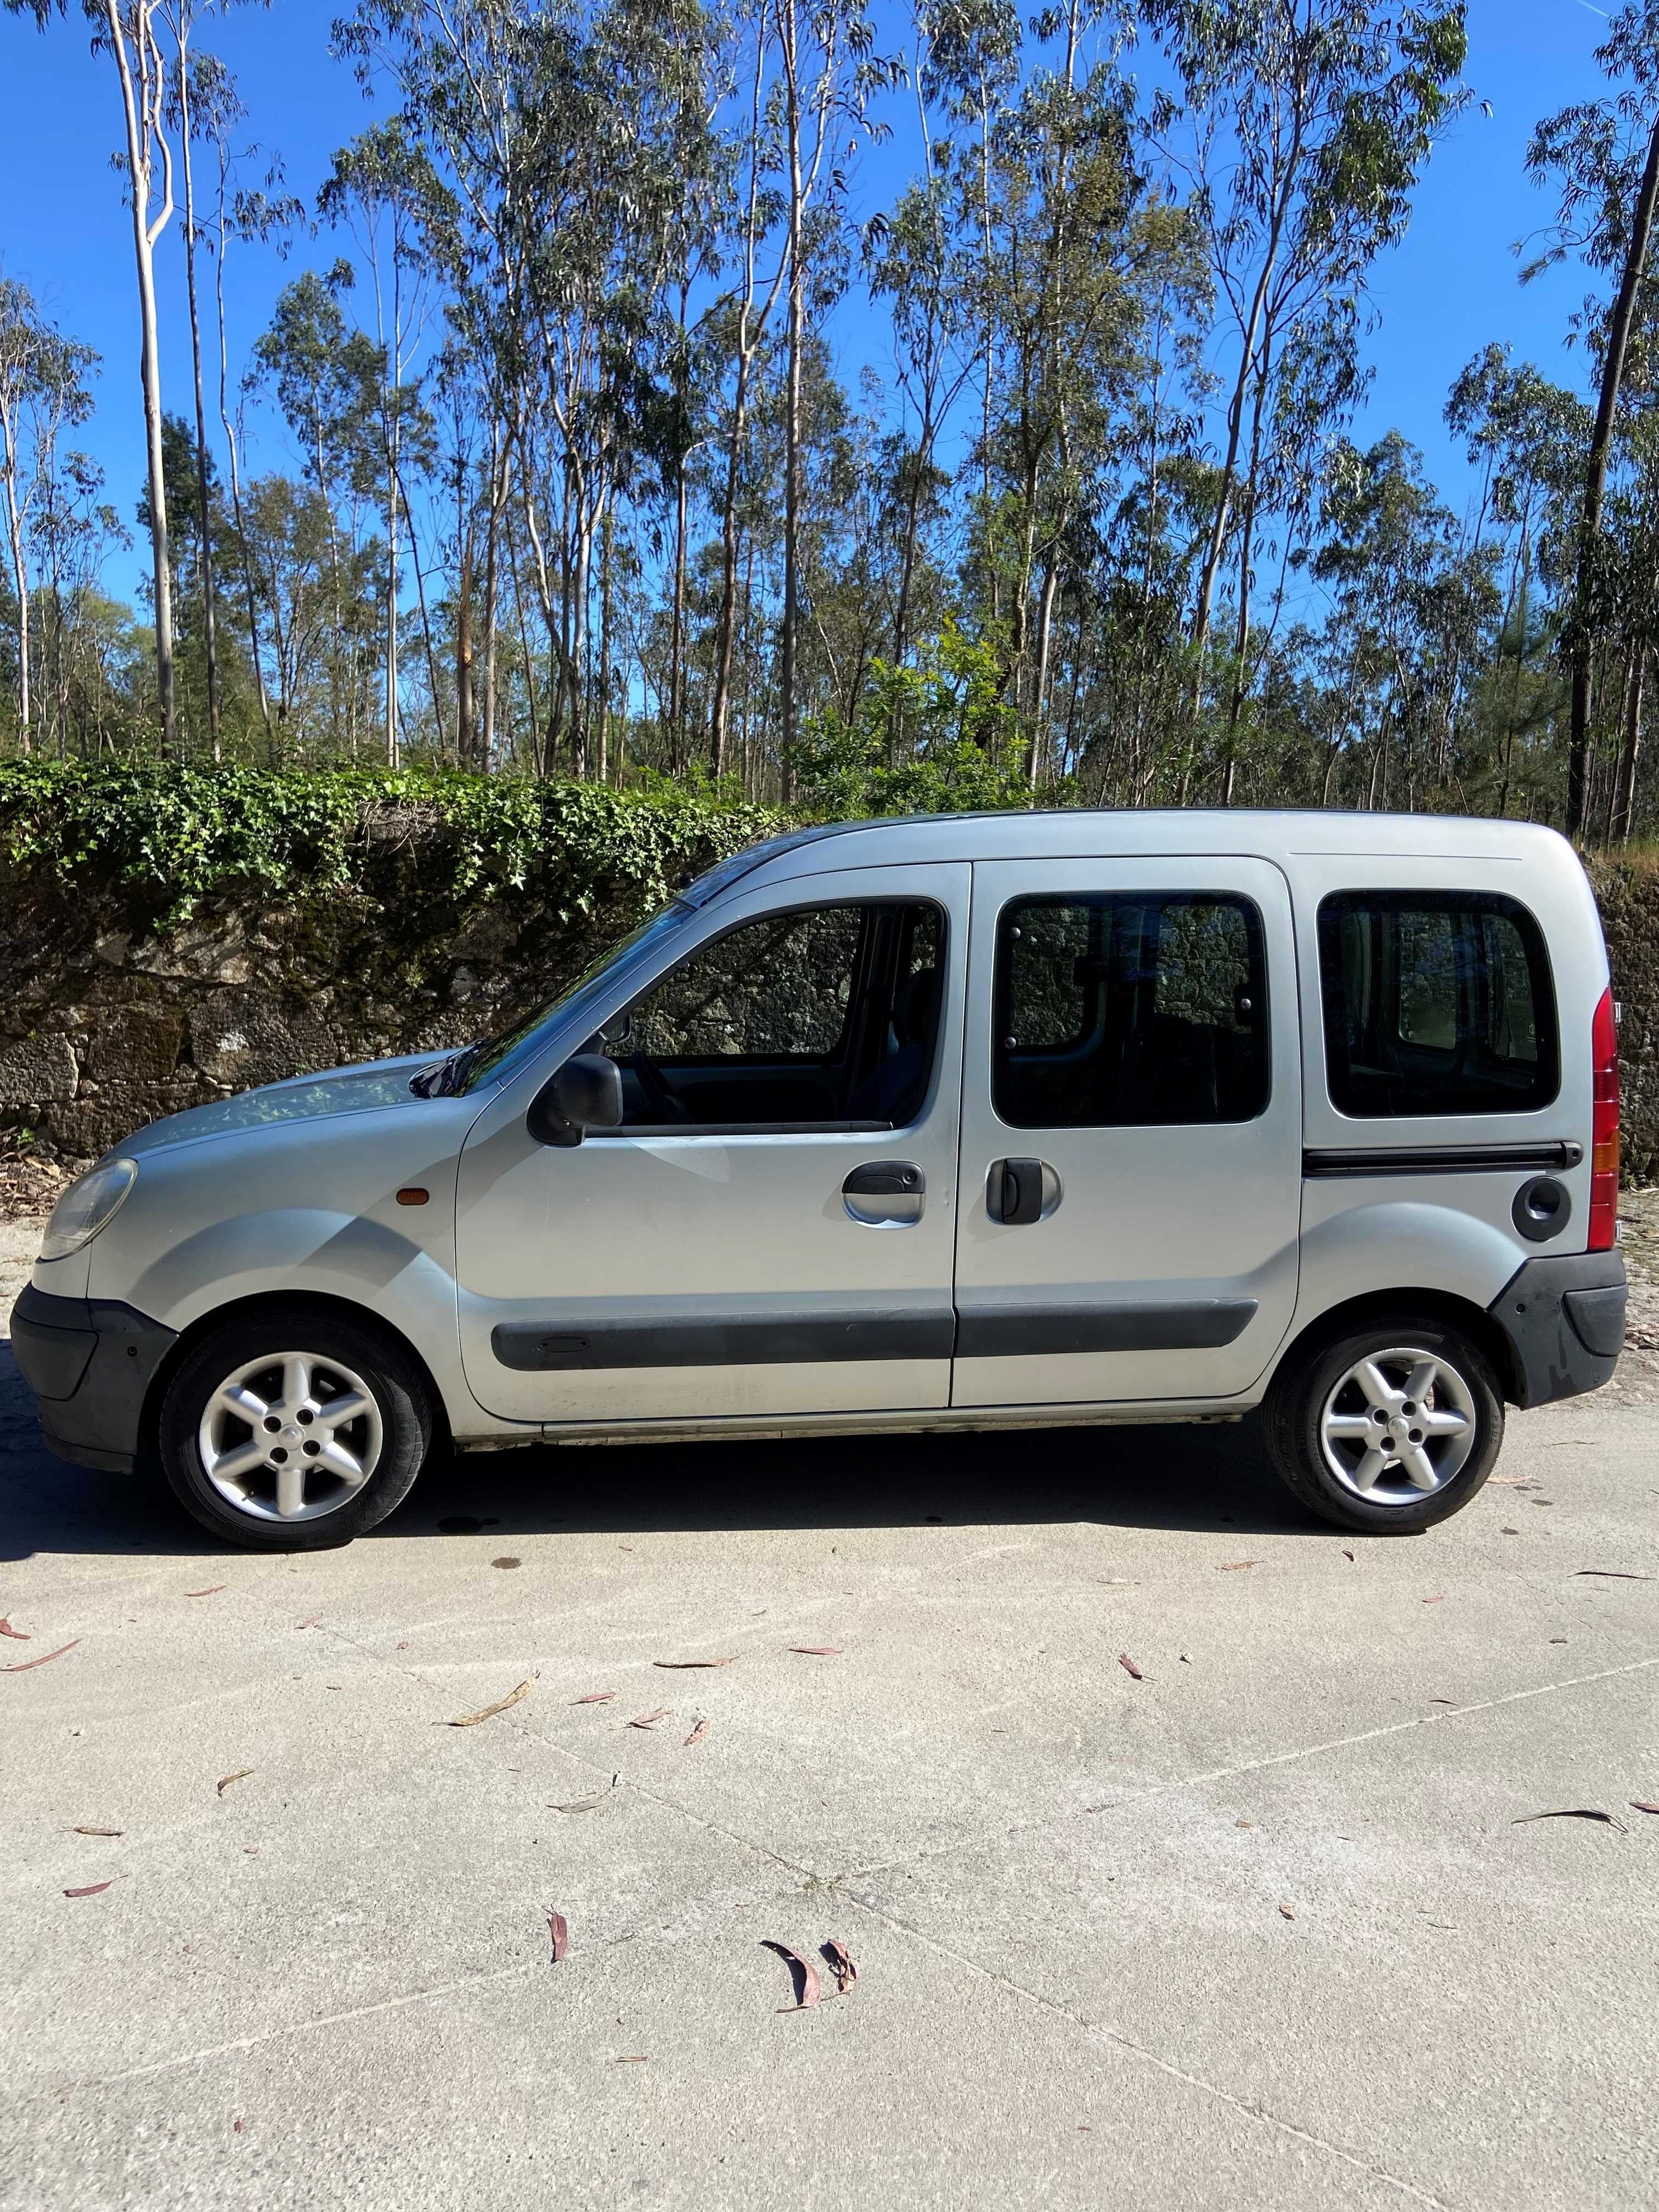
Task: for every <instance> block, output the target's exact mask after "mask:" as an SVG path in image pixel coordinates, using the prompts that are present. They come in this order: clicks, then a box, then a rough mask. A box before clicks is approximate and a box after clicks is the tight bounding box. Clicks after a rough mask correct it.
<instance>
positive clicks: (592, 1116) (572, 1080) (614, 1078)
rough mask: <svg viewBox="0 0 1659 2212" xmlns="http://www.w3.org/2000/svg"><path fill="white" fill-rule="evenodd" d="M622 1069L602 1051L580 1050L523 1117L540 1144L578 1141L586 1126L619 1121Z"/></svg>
mask: <svg viewBox="0 0 1659 2212" xmlns="http://www.w3.org/2000/svg"><path fill="white" fill-rule="evenodd" d="M622 1117H623V1087H622V1070H621V1069H620V1068H619V1067H618V1066H617V1063H616V1061H615V1060H606V1059H605V1057H604V1056H603V1054H599V1053H596V1052H594V1053H590V1052H579V1053H578V1054H576V1056H575V1058H574V1060H566V1062H565V1064H564V1066H562V1068H560V1069H559V1070H558V1072H557V1073H556V1074H555V1075H552V1076H550V1078H549V1079H548V1080H547V1081H546V1082H545V1083H544V1085H542V1087H541V1089H540V1090H539V1091H538V1092H537V1094H536V1097H535V1099H534V1101H533V1102H532V1105H531V1109H530V1112H529V1114H528V1115H526V1126H527V1127H528V1128H529V1131H530V1133H531V1135H532V1137H534V1138H535V1139H536V1141H537V1143H538V1144H540V1145H580V1142H581V1140H582V1136H583V1133H584V1132H585V1131H586V1130H588V1129H615V1128H618V1127H620V1126H621V1123H622Z"/></svg>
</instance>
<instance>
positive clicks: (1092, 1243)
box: [951, 856, 1302, 1406]
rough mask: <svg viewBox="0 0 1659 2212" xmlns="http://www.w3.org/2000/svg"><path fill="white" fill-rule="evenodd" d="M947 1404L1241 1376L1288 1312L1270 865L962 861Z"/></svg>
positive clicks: (1285, 926) (1283, 1009) (1066, 1397)
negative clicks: (953, 1321)
mask: <svg viewBox="0 0 1659 2212" xmlns="http://www.w3.org/2000/svg"><path fill="white" fill-rule="evenodd" d="M969 1005H970V1006H971V1007H972V1009H973V1016H972V1019H971V1020H970V1023H969V1030H968V1036H967V1042H966V1054H965V1060H964V1068H963V1138H962V1182H961V1195H960V1200H959V1206H958V1221H957V1361H956V1368H955V1375H954V1380H953V1383H952V1390H951V1403H952V1404H953V1405H957V1406H1000V1405H1038V1404H1044V1403H1048V1404H1068V1403H1070V1404H1074V1403H1077V1402H1079V1401H1094V1400H1100V1401H1112V1400H1139V1399H1152V1400H1193V1399H1200V1400H1201V1399H1205V1398H1212V1397H1224V1396H1227V1395H1231V1394H1233V1393H1235V1392H1238V1391H1242V1390H1244V1389H1248V1388H1249V1385H1250V1383H1253V1382H1254V1381H1255V1379H1256V1377H1257V1376H1260V1375H1261V1373H1262V1372H1263V1370H1265V1369H1266V1367H1267V1364H1268V1362H1269V1360H1270V1359H1271V1358H1272V1356H1273V1350H1274V1347H1275V1346H1277V1344H1278V1343H1279V1340H1280V1338H1281V1336H1282V1335H1283V1334H1284V1332H1285V1328H1286V1327H1287V1325H1288V1323H1289V1322H1290V1318H1291V1311H1292V1309H1293V1307H1294V1305H1295V1302H1296V1289H1297V1222H1298V1214H1299V1208H1300V1200H1301V1143H1302V1107H1301V1066H1300V1055H1299V1047H1298V1035H1297V1028H1298V1024H1297V969H1296V957H1295V946H1294V940H1293V935H1292V930H1291V903H1290V895H1289V890H1288V887H1287V885H1286V884H1285V878H1284V877H1283V876H1282V875H1281V874H1280V873H1279V871H1278V870H1277V869H1276V868H1274V867H1273V866H1270V865H1269V864H1268V863H1267V862H1266V861H1264V860H1254V859H1237V860H1235V859H1227V858H1214V857H1210V856H1205V857H1201V858H1187V859H1181V858H1175V859H1168V860H1043V861H1024V860H1022V861H1018V862H1015V861H999V862H995V863H992V864H983V863H981V864H979V865H976V866H975V870H974V922H973V939H972V949H971V957H970V966H969Z"/></svg>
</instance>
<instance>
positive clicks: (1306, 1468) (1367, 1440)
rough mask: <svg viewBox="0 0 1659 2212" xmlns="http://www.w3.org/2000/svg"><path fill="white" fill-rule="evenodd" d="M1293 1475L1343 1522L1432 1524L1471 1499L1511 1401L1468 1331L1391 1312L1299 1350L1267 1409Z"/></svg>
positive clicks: (1397, 1529) (1293, 1483) (1403, 1526)
mask: <svg viewBox="0 0 1659 2212" xmlns="http://www.w3.org/2000/svg"><path fill="white" fill-rule="evenodd" d="M1264 1410H1265V1413H1266V1417H1267V1445H1268V1449H1269V1450H1270V1451H1271V1453H1272V1455H1273V1464H1274V1466H1275V1467H1276V1468H1278V1470H1279V1475H1280V1477H1281V1478H1282V1480H1284V1481H1285V1484H1286V1485H1287V1486H1288V1487H1289V1488H1290V1489H1291V1490H1292V1491H1294V1492H1295V1493H1296V1495H1297V1497H1298V1498H1300V1499H1301V1500H1302V1502H1303V1504H1304V1505H1306V1506H1309V1507H1310V1508H1311V1510H1313V1511H1314V1512H1316V1514H1318V1515H1319V1516H1320V1518H1321V1519H1322V1520H1323V1521H1329V1522H1333V1523H1334V1525H1335V1526H1336V1527H1337V1528H1354V1529H1359V1530H1362V1531H1364V1533H1366V1534H1372V1535H1401V1534H1409V1533H1410V1532H1411V1531H1412V1530H1413V1529H1417V1528H1429V1527H1431V1525H1432V1524H1433V1523H1434V1522H1437V1521H1443V1520H1445V1519H1446V1517H1447V1516H1448V1515H1449V1514H1453V1513H1456V1512H1458V1511H1459V1510H1461V1509H1462V1507H1463V1506H1465V1505H1467V1504H1468V1502H1469V1500H1470V1498H1473V1497H1474V1494H1475V1492H1476V1491H1478V1490H1479V1489H1480V1486H1481V1485H1482V1483H1484V1482H1485V1481H1486V1477H1487V1476H1488V1475H1489V1474H1491V1473H1492V1467H1493V1465H1494V1463H1495V1462H1496V1461H1497V1458H1498V1446H1499V1445H1500V1444H1501V1443H1503V1441H1504V1401H1503V1397H1502V1395H1501V1394H1500V1392H1499V1390H1498V1384H1497V1382H1496V1380H1495V1378H1494V1376H1493V1375H1492V1368H1491V1366H1490V1364H1489V1363H1488V1362H1487V1360H1486V1356H1485V1354H1484V1353H1483V1352H1481V1351H1480V1347H1479V1346H1477V1345H1476V1344H1475V1343H1474V1341H1473V1340H1471V1339H1470V1338H1469V1337H1468V1336H1465V1335H1464V1334H1463V1333H1462V1330H1461V1329H1457V1328H1453V1327H1451V1326H1450V1325H1449V1324H1448V1323H1446V1322H1440V1321H1429V1320H1425V1319H1424V1318H1423V1316H1420V1315H1418V1316H1413V1315H1411V1314H1394V1315H1385V1316H1382V1317H1381V1318H1380V1319H1378V1320H1376V1321H1375V1322H1370V1323H1368V1324H1367V1325H1366V1326H1365V1327H1364V1328H1358V1329H1352V1330H1349V1331H1347V1332H1345V1333H1344V1334H1342V1335H1341V1336H1340V1337H1336V1338H1334V1339H1331V1340H1328V1341H1327V1342H1326V1343H1325V1344H1323V1345H1322V1346H1321V1345H1317V1344H1316V1345H1315V1346H1313V1347H1312V1348H1311V1349H1310V1350H1308V1351H1304V1352H1301V1353H1299V1354H1297V1355H1295V1356H1294V1357H1293V1358H1292V1359H1291V1361H1290V1362H1288V1363H1287V1364H1286V1366H1285V1368H1284V1369H1282V1370H1280V1372H1279V1375H1278V1376H1276V1377H1275V1378H1274V1382H1273V1389H1272V1390H1271V1391H1270V1393H1269V1394H1268V1398H1267V1406H1266V1407H1265V1409H1264Z"/></svg>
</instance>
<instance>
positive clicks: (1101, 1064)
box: [991, 891, 1268, 1129]
mask: <svg viewBox="0 0 1659 2212" xmlns="http://www.w3.org/2000/svg"><path fill="white" fill-rule="evenodd" d="M994 1020H995V1024H996V1030H995V1036H994V1039H993V1048H992V1076H991V1081H992V1097H993V1101H994V1104H995V1107H996V1110H997V1113H998V1115H999V1116H1000V1119H1001V1120H1002V1121H1005V1122H1006V1123H1008V1124H1009V1125H1010V1127H1013V1128H1018V1129H1076V1128H1121V1127H1130V1126H1133V1125H1135V1124H1140V1123H1145V1124H1153V1123H1161V1124H1164V1125H1175V1124H1182V1123H1188V1124H1190V1123H1193V1122H1204V1121H1251V1120H1254V1118H1255V1115H1258V1114H1260V1113H1261V1111H1262V1109H1263V1108H1264V1107H1265V1106H1266V1105H1267V1089H1268V1073H1267V963H1266V957H1265V955H1264V952H1263V949H1262V939H1261V915H1260V914H1259V913H1258V912H1257V910H1256V908H1255V906H1254V904H1253V903H1252V902H1250V901H1249V899H1245V898H1239V897H1236V896H1231V894H1225V893H1220V892H1209V891H1087V892H1078V893H1073V894H1069V895H1061V896H1055V897H1042V898H1028V899H1018V900H1015V901H1014V902H1012V904H1011V905H1009V906H1006V907H1005V908H1003V910H1002V914H1001V915H1000V919H999V921H998V925H997V987H996V1009H995V1015H994Z"/></svg>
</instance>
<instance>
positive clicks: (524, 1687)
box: [331, 1668, 541, 1728]
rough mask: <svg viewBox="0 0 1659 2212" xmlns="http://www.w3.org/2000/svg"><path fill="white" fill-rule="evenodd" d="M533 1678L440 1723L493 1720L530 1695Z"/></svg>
mask: <svg viewBox="0 0 1659 2212" xmlns="http://www.w3.org/2000/svg"><path fill="white" fill-rule="evenodd" d="M540 1672H541V1669H540V1668H537V1670H536V1673H537V1674H539V1673H540ZM534 1680H536V1674H527V1675H526V1677H525V1679H524V1680H523V1681H522V1682H520V1685H519V1686H518V1688H517V1689H516V1690H509V1691H508V1692H507V1695H506V1696H505V1697H504V1698H497V1699H496V1700H495V1704H494V1705H486V1706H485V1707H484V1709H483V1711H482V1712H477V1713H464V1714H463V1715H462V1716H461V1717H460V1719H459V1720H458V1721H448V1722H446V1723H442V1725H444V1726H446V1727H448V1728H477V1725H478V1723H479V1722H480V1721H488V1720H493V1719H494V1718H495V1715H496V1714H497V1713H504V1712H505V1711H507V1707H508V1706H509V1705H517V1704H518V1702H519V1700H520V1698H527V1697H528V1696H529V1695H530V1687H531V1684H532V1682H534ZM331 1687H332V1685H331Z"/></svg>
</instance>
